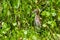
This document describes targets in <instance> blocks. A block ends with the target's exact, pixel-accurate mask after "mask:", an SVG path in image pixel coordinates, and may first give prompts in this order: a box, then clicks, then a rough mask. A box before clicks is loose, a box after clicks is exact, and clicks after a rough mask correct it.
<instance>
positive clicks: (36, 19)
mask: <svg viewBox="0 0 60 40" xmlns="http://www.w3.org/2000/svg"><path fill="white" fill-rule="evenodd" d="M33 12H34V13H35V19H34V24H35V28H36V30H40V27H41V19H40V16H39V10H38V9H35V10H34V11H33Z"/></svg>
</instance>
